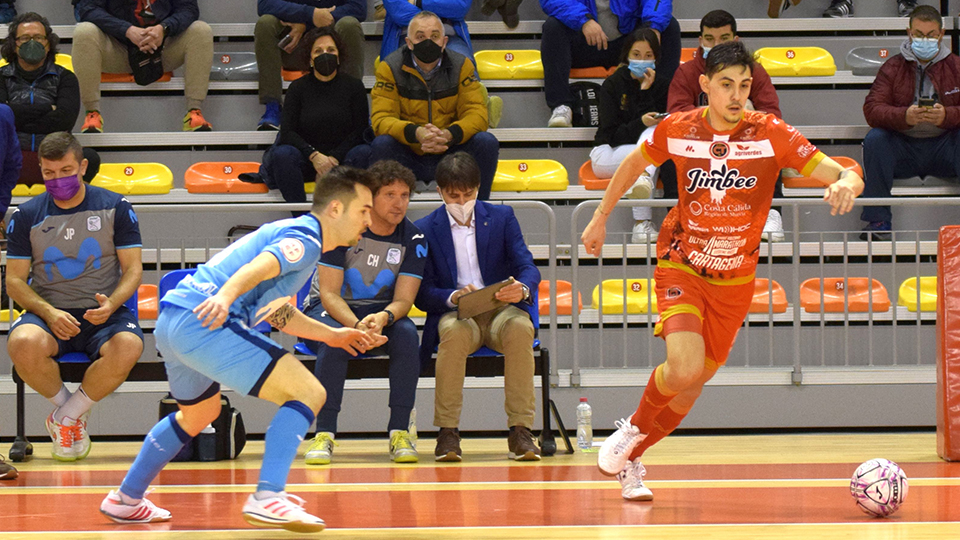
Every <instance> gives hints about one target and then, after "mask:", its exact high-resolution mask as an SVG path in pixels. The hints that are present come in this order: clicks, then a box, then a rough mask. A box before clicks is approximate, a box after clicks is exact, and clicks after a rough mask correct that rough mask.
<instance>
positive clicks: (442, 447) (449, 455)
mask: <svg viewBox="0 0 960 540" xmlns="http://www.w3.org/2000/svg"><path fill="white" fill-rule="evenodd" d="M433 455H435V456H436V458H437V461H454V462H456V461H460V459H461V458H460V430H459V429H457V428H447V427H444V428H440V433H438V434H437V449H436V450H434V451H433Z"/></svg>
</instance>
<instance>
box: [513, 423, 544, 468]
mask: <svg viewBox="0 0 960 540" xmlns="http://www.w3.org/2000/svg"><path fill="white" fill-rule="evenodd" d="M507 448H509V449H510V453H509V454H507V457H509V458H510V459H512V460H515V461H540V449H539V448H537V445H536V444H534V442H533V433H530V430H529V429H527V428H525V427H523V426H513V427H512V428H510V436H508V437H507Z"/></svg>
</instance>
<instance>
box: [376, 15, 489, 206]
mask: <svg viewBox="0 0 960 540" xmlns="http://www.w3.org/2000/svg"><path fill="white" fill-rule="evenodd" d="M406 44H407V46H406V47H401V48H400V49H397V50H396V51H393V52H392V53H390V55H388V56H387V57H386V58H385V59H383V60H382V61H381V62H380V65H379V66H378V67H377V83H376V85H374V87H373V92H372V98H373V99H372V115H371V116H372V121H373V131H374V134H375V135H376V138H374V139H373V142H372V143H371V144H370V146H371V156H370V163H375V162H377V161H379V160H381V159H394V160H397V161H399V162H400V163H401V164H403V165H404V166H405V167H408V168H409V169H410V170H412V171H413V172H414V174H415V175H416V176H417V180H418V181H419V182H423V183H424V184H430V183H431V182H433V181H434V171H435V170H436V168H437V163H439V162H440V159H442V158H443V156H445V155H446V154H448V153H453V152H466V153H468V154H470V155H471V156H473V158H474V159H475V160H476V161H477V164H478V165H479V167H480V190H479V198H480V199H481V200H486V199H488V198H490V186H491V185H492V184H493V175H494V173H496V171H497V159H498V157H499V154H500V143H499V141H497V139H496V137H494V136H493V135H492V134H490V133H488V132H487V127H488V124H487V106H486V103H485V98H484V95H483V90H482V88H481V86H480V82H479V81H478V80H477V77H476V73H475V69H474V65H473V63H472V62H471V61H470V59H468V58H466V57H465V56H463V55H461V54H458V53H456V52H454V51H450V50H447V48H446V45H447V37H446V36H445V35H444V32H443V23H442V22H441V21H440V18H439V17H438V16H437V15H436V14H434V13H431V12H429V11H422V12H420V13H419V14H417V15H416V16H414V17H413V19H411V20H410V24H409V25H408V26H407V37H406Z"/></svg>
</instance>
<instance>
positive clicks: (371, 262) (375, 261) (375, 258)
mask: <svg viewBox="0 0 960 540" xmlns="http://www.w3.org/2000/svg"><path fill="white" fill-rule="evenodd" d="M367 266H380V256H379V255H374V254H373V253H371V254H370V255H367Z"/></svg>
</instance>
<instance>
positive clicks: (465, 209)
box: [443, 199, 477, 225]
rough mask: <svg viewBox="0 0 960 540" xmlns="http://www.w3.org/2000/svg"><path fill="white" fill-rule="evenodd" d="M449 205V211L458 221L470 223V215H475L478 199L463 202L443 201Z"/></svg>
mask: <svg viewBox="0 0 960 540" xmlns="http://www.w3.org/2000/svg"><path fill="white" fill-rule="evenodd" d="M443 204H444V205H446V207H447V212H448V213H449V214H450V215H451V216H453V219H455V220H457V223H463V224H466V225H469V224H470V217H471V216H472V215H473V207H474V206H476V205H477V200H476V199H471V200H469V201H467V202H465V203H463V204H458V203H448V202H446V201H444V203H443Z"/></svg>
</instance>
